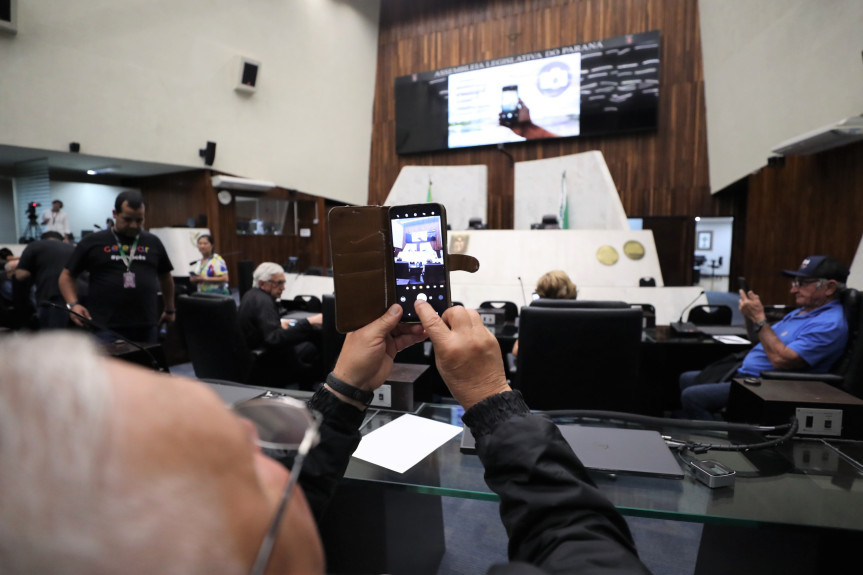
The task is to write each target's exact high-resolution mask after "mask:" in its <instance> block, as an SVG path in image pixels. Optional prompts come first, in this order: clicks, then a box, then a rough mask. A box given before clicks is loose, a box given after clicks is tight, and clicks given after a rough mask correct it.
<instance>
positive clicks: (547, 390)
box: [517, 306, 648, 411]
mask: <svg viewBox="0 0 863 575" xmlns="http://www.w3.org/2000/svg"><path fill="white" fill-rule="evenodd" d="M641 321H642V311H641V310H640V309H633V308H629V307H627V308H611V309H601V308H595V309H584V308H570V309H563V308H559V309H553V308H538V307H530V306H528V307H524V308H522V310H521V318H520V319H519V338H518V340H519V350H518V358H517V374H518V383H517V387H518V388H519V389H520V390H521V392H522V394H523V395H524V398H525V401H526V402H527V404H528V406H530V407H531V409H543V410H548V409H607V410H614V411H638V409H639V406H643V405H645V404H646V403H648V402H646V401H645V399H646V398H645V397H644V393H643V392H642V390H641V389H640V388H641V386H639V385H638V373H639V364H640V356H641V347H640V346H641Z"/></svg>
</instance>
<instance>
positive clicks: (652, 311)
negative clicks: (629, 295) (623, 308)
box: [629, 303, 656, 328]
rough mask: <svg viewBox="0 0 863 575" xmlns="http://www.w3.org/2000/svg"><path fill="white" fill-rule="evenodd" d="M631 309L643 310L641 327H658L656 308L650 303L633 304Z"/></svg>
mask: <svg viewBox="0 0 863 575" xmlns="http://www.w3.org/2000/svg"><path fill="white" fill-rule="evenodd" d="M629 305H630V307H633V308H635V309H640V310H641V320H642V323H641V327H643V328H648V327H656V308H655V307H654V306H653V304H650V303H633V304H629Z"/></svg>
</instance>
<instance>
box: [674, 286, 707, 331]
mask: <svg viewBox="0 0 863 575" xmlns="http://www.w3.org/2000/svg"><path fill="white" fill-rule="evenodd" d="M703 295H704V290H701V291H699V292H698V295H697V296H695V299H694V300H692V301H691V302H689V303H688V304H686V305H685V306H684V307H683V309H682V310H681V311H680V318H678V320H677V321H676V322H671V329H673V330H674V331H676V332H677V333H698V329H697V328H696V327H695V325H693V324H690V323H689V322H684V321H683V315H684V314H685V313H686V310H688V309H689V308H690V307H692V306H693V304H695V302H697V301H698V298H700V297H701V296H703Z"/></svg>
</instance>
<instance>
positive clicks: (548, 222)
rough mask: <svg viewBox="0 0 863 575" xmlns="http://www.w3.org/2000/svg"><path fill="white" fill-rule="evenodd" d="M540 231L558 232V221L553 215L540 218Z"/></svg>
mask: <svg viewBox="0 0 863 575" xmlns="http://www.w3.org/2000/svg"><path fill="white" fill-rule="evenodd" d="M542 229H544V230H559V229H560V221H559V220H558V219H557V216H556V215H554V214H551V215H545V216H542Z"/></svg>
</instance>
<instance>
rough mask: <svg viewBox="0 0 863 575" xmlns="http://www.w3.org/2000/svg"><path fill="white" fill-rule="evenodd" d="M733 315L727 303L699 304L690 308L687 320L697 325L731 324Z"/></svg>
mask: <svg viewBox="0 0 863 575" xmlns="http://www.w3.org/2000/svg"><path fill="white" fill-rule="evenodd" d="M732 315H733V313H732V311H731V308H730V307H728V306H727V305H697V306H695V307H693V308H692V309H690V310H689V314H688V315H687V316H686V320H687V321H691V322H692V323H694V324H695V325H731V317H732Z"/></svg>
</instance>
